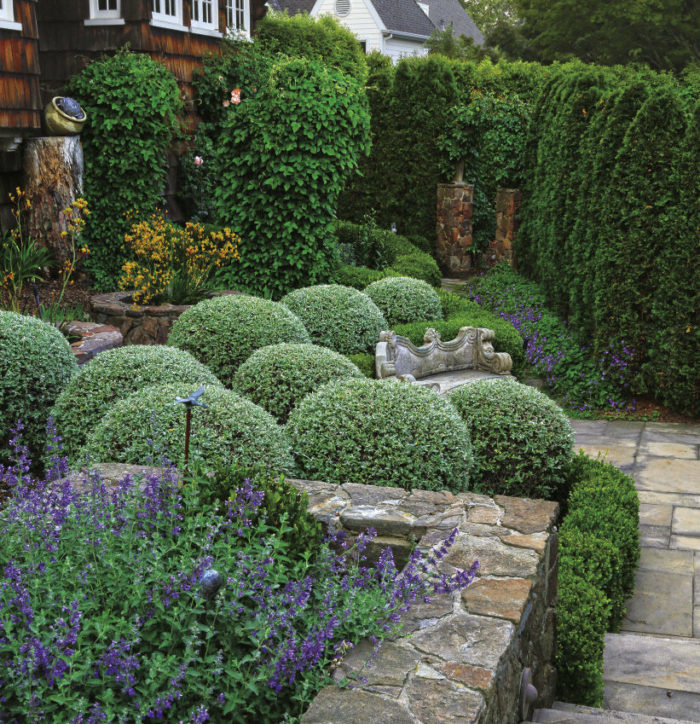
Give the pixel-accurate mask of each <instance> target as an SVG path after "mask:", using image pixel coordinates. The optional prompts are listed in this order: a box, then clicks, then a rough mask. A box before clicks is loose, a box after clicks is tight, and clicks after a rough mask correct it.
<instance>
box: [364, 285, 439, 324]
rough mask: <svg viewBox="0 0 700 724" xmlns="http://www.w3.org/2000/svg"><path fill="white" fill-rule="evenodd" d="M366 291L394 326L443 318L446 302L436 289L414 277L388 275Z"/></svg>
mask: <svg viewBox="0 0 700 724" xmlns="http://www.w3.org/2000/svg"><path fill="white" fill-rule="evenodd" d="M365 294H366V295H367V296H368V297H370V298H371V299H372V301H373V302H374V303H375V304H376V305H377V306H378V307H379V309H380V310H381V311H382V314H383V315H384V316H385V317H386V320H387V322H388V323H389V325H390V326H392V327H393V326H394V325H395V324H401V323H403V322H415V321H417V320H419V319H440V318H441V317H442V305H441V304H440V298H439V297H438V295H437V294H436V293H435V290H434V289H433V288H432V287H431V286H430V285H429V284H427V283H426V282H424V281H421V280H420V279H412V278H411V277H387V278H386V279H381V280H379V281H376V282H373V283H372V284H370V285H369V286H368V287H367V288H366V289H365Z"/></svg>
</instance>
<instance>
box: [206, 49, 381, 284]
mask: <svg viewBox="0 0 700 724" xmlns="http://www.w3.org/2000/svg"><path fill="white" fill-rule="evenodd" d="M368 141H369V113H368V111H367V100H366V97H365V94H364V89H363V88H362V86H361V85H360V84H359V83H358V82H357V81H356V80H355V79H354V78H352V77H350V76H346V75H344V74H342V73H340V72H339V71H337V70H334V69H333V68H328V67H326V66H324V65H322V64H321V63H320V62H319V61H315V60H313V61H309V60H306V59H304V58H298V59H280V60H277V61H276V62H275V63H274V65H273V66H272V69H271V71H270V75H269V79H268V81H267V82H266V83H265V84H264V85H263V87H262V88H258V89H257V91H256V92H255V93H254V94H253V95H251V96H250V97H245V96H243V95H241V97H240V102H237V103H232V104H230V106H229V108H228V109H227V116H226V119H225V120H224V122H223V127H222V132H221V134H220V135H219V137H218V139H217V144H216V156H217V157H216V159H215V170H216V173H217V174H218V178H219V183H218V184H217V186H216V188H215V191H214V195H215V208H216V214H217V221H218V223H220V224H223V225H226V226H230V227H231V228H233V229H235V230H236V232H237V233H239V234H240V236H241V244H240V255H241V259H240V262H238V263H236V264H234V265H231V266H229V267H226V268H224V269H222V270H220V272H219V273H218V274H217V279H218V280H219V282H220V283H221V284H223V285H224V286H234V287H236V286H237V285H239V286H240V285H243V286H244V287H245V288H247V289H249V290H250V291H254V292H256V293H260V294H262V295H264V296H272V297H280V296H282V295H283V294H284V293H286V292H287V291H289V290H290V289H294V288H297V287H301V286H304V285H305V284H314V283H317V282H321V281H326V280H328V279H330V278H331V276H332V271H333V268H334V267H335V266H336V264H337V250H336V247H335V244H333V243H331V240H332V238H333V237H332V226H333V219H334V218H335V213H336V205H337V200H338V195H339V194H340V192H341V190H342V188H343V185H344V183H345V181H346V179H347V178H349V176H350V175H351V174H353V173H354V172H355V171H356V170H357V162H358V159H359V157H360V155H361V154H362V153H364V152H366V151H367V150H368Z"/></svg>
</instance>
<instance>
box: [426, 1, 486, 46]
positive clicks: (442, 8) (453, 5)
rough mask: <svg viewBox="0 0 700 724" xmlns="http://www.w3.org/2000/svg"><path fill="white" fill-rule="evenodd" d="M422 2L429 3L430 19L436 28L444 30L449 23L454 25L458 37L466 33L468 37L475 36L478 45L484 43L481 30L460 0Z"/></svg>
mask: <svg viewBox="0 0 700 724" xmlns="http://www.w3.org/2000/svg"><path fill="white" fill-rule="evenodd" d="M422 2H425V3H428V6H429V12H430V19H431V20H432V21H433V24H434V25H435V27H436V28H439V29H440V30H444V29H445V28H446V27H447V26H448V25H452V28H453V30H454V34H455V36H456V37H459V36H460V35H466V36H467V37H468V38H473V40H474V43H475V44H476V45H483V44H484V36H483V34H482V32H481V30H479V28H477V27H476V25H474V21H473V20H472V19H471V18H470V17H469V13H467V11H466V10H465V9H464V8H463V7H462V5H461V4H460V2H459V0H422Z"/></svg>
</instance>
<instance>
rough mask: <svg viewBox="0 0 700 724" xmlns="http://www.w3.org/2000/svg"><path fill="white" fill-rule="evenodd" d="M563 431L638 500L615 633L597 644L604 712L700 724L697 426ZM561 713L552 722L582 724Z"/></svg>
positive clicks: (604, 424)
mask: <svg viewBox="0 0 700 724" xmlns="http://www.w3.org/2000/svg"><path fill="white" fill-rule="evenodd" d="M572 424H573V427H574V431H575V433H576V444H577V448H578V447H581V448H583V450H584V451H585V452H586V453H587V454H588V455H590V456H592V457H596V456H597V455H598V454H601V455H605V457H606V459H607V460H608V461H609V462H611V463H613V464H615V465H616V466H617V467H619V468H620V469H622V470H624V471H625V472H627V473H629V474H630V475H632V476H633V477H634V479H635V481H636V483H637V490H638V492H639V501H640V511H639V523H640V534H641V535H640V540H641V546H642V553H641V559H640V563H639V569H638V571H637V576H636V585H635V592H634V595H633V597H632V598H631V599H630V600H629V601H628V603H627V616H626V618H625V620H624V622H623V624H622V631H621V633H619V634H608V635H607V637H606V646H605V666H604V672H603V678H604V680H605V706H606V707H607V708H608V709H612V710H617V711H621V712H631V713H634V714H636V716H637V717H639V721H640V722H641V721H644V720H645V719H644V718H643V715H646V716H652V717H666V718H667V719H669V720H671V721H691V722H700V425H681V424H670V423H651V422H646V423H645V422H617V421H614V422H613V421H604V420H573V421H572ZM567 714H568V715H569V716H571V718H568V717H567V718H566V719H564V718H562V719H556V721H584V720H583V719H580V720H579V719H576V718H574V717H573V714H572V712H567ZM611 714H612V712H611ZM587 716H590V715H587ZM541 721H555V719H541ZM611 721H612V719H611Z"/></svg>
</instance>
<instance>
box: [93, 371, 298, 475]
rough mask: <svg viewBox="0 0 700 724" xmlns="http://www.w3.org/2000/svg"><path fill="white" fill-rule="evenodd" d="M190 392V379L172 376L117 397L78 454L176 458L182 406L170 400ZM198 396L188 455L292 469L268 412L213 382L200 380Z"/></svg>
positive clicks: (180, 451)
mask: <svg viewBox="0 0 700 724" xmlns="http://www.w3.org/2000/svg"><path fill="white" fill-rule="evenodd" d="M192 392H194V389H193V388H192V385H187V384H183V383H181V382H180V383H177V382H174V383H170V384H166V385H154V386H152V387H146V388H144V389H143V390H139V391H138V392H135V393H134V394H132V395H130V396H129V397H127V398H126V399H124V400H120V401H119V402H117V403H115V404H114V405H113V406H112V407H111V408H110V409H109V411H108V412H107V414H106V415H105V416H104V417H103V418H102V419H101V420H100V422H99V423H98V424H97V426H96V427H95V428H94V429H93V430H92V432H91V433H90V435H89V437H88V440H87V443H86V444H85V446H84V448H83V450H82V451H81V457H83V456H84V455H88V456H89V458H90V459H91V460H92V461H93V462H114V463H134V464H139V465H142V464H147V463H149V462H151V461H153V462H155V464H158V462H159V460H160V458H161V457H165V458H167V459H168V460H170V461H171V462H174V463H177V464H180V463H181V462H182V460H183V458H184V453H185V419H186V411H185V406H184V405H179V404H173V403H174V401H175V398H176V397H188V396H189V395H191V394H192ZM199 401H200V402H203V403H204V404H205V405H207V407H194V408H193V409H192V434H191V438H190V459H202V460H203V461H204V462H205V463H207V464H212V465H213V464H215V463H223V464H232V463H237V464H239V465H242V466H244V467H252V466H256V465H262V466H263V467H265V468H268V469H269V470H270V471H272V472H275V473H292V472H293V471H294V462H293V460H292V456H291V453H290V448H289V441H288V440H287V438H286V436H285V434H284V430H283V428H281V427H280V426H279V425H278V424H277V423H276V422H275V419H274V418H273V417H272V415H270V413H269V412H265V410H263V409H262V407H258V406H257V405H256V404H254V403H252V402H251V401H250V400H246V399H245V398H244V397H241V396H240V395H238V394H236V393H235V392H232V391H231V390H227V389H226V388H225V387H220V386H218V385H212V386H206V387H205V390H204V394H203V395H202V396H201V397H200V398H199Z"/></svg>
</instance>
